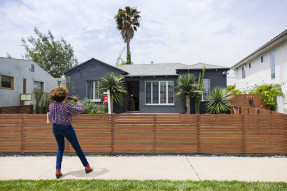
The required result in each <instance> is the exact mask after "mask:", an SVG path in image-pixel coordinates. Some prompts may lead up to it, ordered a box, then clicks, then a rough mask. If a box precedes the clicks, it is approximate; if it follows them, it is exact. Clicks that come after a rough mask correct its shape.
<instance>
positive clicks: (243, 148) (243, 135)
mask: <svg viewBox="0 0 287 191" xmlns="http://www.w3.org/2000/svg"><path fill="white" fill-rule="evenodd" d="M244 117H245V115H240V119H241V120H240V122H241V141H242V143H241V151H242V153H246V139H245V126H244Z"/></svg>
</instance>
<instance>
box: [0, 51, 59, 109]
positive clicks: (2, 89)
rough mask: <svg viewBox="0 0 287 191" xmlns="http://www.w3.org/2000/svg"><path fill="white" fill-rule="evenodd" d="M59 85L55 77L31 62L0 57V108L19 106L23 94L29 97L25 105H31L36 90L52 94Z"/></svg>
mask: <svg viewBox="0 0 287 191" xmlns="http://www.w3.org/2000/svg"><path fill="white" fill-rule="evenodd" d="M57 85H58V83H57V80H56V79H55V78H54V77H53V76H51V75H50V74H49V73H48V72H46V71H45V70H44V69H42V68H41V67H40V66H38V65H37V64H36V63H35V62H33V61H31V60H23V59H14V58H3V57H0V107H7V106H19V105H20V95H21V94H27V95H28V96H26V97H27V104H26V103H25V105H29V104H31V101H29V100H32V99H33V98H32V96H31V94H32V92H33V89H34V88H38V89H40V90H41V91H43V92H50V90H51V89H52V88H54V87H55V86H57ZM22 97H24V96H22Z"/></svg>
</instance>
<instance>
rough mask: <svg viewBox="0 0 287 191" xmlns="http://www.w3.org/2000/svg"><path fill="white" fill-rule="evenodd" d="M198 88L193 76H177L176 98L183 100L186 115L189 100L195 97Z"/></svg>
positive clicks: (188, 109) (188, 108)
mask: <svg viewBox="0 0 287 191" xmlns="http://www.w3.org/2000/svg"><path fill="white" fill-rule="evenodd" d="M198 86H199V85H198V84H197V81H196V77H195V76H194V75H193V74H190V73H187V74H183V75H179V76H178V79H177V86H176V89H177V92H176V96H179V97H183V98H185V100H186V101H185V103H186V114H190V98H191V97H195V96H197V94H198V93H199V92H198Z"/></svg>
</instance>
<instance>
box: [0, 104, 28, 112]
mask: <svg viewBox="0 0 287 191" xmlns="http://www.w3.org/2000/svg"><path fill="white" fill-rule="evenodd" d="M11 113H30V114H32V113H33V105H23V106H11V107H0V114H11Z"/></svg>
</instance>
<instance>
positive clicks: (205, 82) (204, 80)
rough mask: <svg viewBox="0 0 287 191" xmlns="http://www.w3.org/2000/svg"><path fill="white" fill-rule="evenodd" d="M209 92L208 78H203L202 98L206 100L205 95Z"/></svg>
mask: <svg viewBox="0 0 287 191" xmlns="http://www.w3.org/2000/svg"><path fill="white" fill-rule="evenodd" d="M209 93H210V79H203V100H206V97H207V95H208V94H209Z"/></svg>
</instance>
